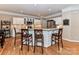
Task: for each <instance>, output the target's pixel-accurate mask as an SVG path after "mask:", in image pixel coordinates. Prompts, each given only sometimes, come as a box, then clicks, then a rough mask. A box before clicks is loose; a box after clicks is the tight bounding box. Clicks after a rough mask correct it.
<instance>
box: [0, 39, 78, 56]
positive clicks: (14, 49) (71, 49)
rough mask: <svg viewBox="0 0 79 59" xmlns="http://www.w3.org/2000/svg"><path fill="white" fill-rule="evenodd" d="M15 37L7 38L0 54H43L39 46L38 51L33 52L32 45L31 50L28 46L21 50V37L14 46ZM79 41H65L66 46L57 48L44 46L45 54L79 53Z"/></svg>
mask: <svg viewBox="0 0 79 59" xmlns="http://www.w3.org/2000/svg"><path fill="white" fill-rule="evenodd" d="M13 42H14V39H13V38H7V39H6V41H5V44H4V48H0V55H42V54H41V49H40V48H39V47H37V49H36V53H33V47H31V46H30V50H29V51H27V46H24V47H23V50H22V51H21V50H20V39H17V44H16V46H14V44H13ZM78 54H79V43H74V42H68V41H64V48H63V49H62V48H60V51H58V50H57V45H53V46H50V47H48V48H44V55H78Z"/></svg>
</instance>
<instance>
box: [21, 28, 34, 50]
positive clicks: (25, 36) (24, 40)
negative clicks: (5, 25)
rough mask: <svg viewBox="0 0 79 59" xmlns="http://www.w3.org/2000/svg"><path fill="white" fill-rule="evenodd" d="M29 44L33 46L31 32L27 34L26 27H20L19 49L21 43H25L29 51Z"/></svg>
mask: <svg viewBox="0 0 79 59" xmlns="http://www.w3.org/2000/svg"><path fill="white" fill-rule="evenodd" d="M30 44H31V45H32V46H33V38H32V34H29V30H28V29H21V50H23V45H27V46H28V51H29V45H30Z"/></svg>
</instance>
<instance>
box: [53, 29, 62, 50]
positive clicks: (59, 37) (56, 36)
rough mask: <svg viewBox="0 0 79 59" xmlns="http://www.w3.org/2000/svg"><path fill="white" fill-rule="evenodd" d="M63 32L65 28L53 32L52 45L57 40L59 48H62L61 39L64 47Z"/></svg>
mask: <svg viewBox="0 0 79 59" xmlns="http://www.w3.org/2000/svg"><path fill="white" fill-rule="evenodd" d="M62 33H63V29H62V28H61V29H58V32H57V33H53V34H52V36H51V46H52V42H54V41H55V43H57V44H58V50H59V49H60V41H61V45H62V48H63V40H62Z"/></svg>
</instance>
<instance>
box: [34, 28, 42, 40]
mask: <svg viewBox="0 0 79 59" xmlns="http://www.w3.org/2000/svg"><path fill="white" fill-rule="evenodd" d="M34 34H35V35H34V36H35V38H36V39H41V38H43V30H42V29H34Z"/></svg>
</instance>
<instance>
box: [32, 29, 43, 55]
mask: <svg viewBox="0 0 79 59" xmlns="http://www.w3.org/2000/svg"><path fill="white" fill-rule="evenodd" d="M34 38H35V40H34V53H35V49H36V47H37V46H38V45H37V43H38V42H40V43H41V44H42V45H41V46H40V47H41V49H42V54H43V47H44V38H43V30H42V29H34Z"/></svg>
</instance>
